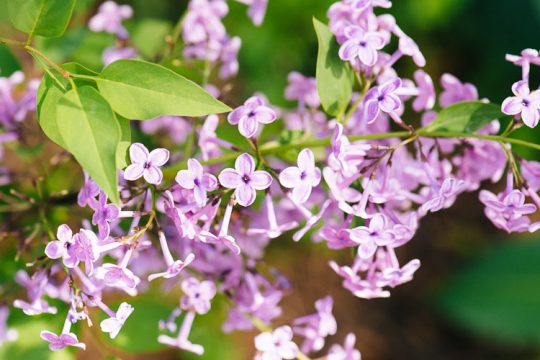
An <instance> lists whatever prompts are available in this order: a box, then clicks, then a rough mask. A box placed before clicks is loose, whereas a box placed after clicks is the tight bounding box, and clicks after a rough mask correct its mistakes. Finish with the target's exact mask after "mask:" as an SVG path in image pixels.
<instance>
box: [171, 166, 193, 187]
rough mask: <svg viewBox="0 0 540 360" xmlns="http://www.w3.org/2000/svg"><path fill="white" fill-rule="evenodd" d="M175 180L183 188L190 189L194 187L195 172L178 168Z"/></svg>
mask: <svg viewBox="0 0 540 360" xmlns="http://www.w3.org/2000/svg"><path fill="white" fill-rule="evenodd" d="M175 180H176V182H177V183H178V185H180V186H181V187H183V188H184V189H188V190H191V189H193V188H194V187H195V182H194V181H195V174H194V173H193V172H192V171H189V170H180V171H179V172H178V174H176V178H175Z"/></svg>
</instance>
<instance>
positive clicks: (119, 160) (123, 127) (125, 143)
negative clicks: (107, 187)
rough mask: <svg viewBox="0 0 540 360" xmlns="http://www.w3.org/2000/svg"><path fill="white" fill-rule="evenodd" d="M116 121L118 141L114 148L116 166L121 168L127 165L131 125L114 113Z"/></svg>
mask: <svg viewBox="0 0 540 360" xmlns="http://www.w3.org/2000/svg"><path fill="white" fill-rule="evenodd" d="M116 117H117V119H118V123H119V124H120V132H121V136H120V142H119V143H118V148H117V149H116V168H117V169H123V168H125V167H126V166H128V162H127V156H128V149H129V146H130V145H131V125H130V123H129V120H128V119H126V118H123V117H121V116H120V115H116Z"/></svg>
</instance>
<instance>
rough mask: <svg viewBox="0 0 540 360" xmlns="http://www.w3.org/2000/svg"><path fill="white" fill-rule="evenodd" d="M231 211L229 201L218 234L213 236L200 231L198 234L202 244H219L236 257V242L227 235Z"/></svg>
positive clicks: (238, 251) (231, 207) (231, 204)
mask: <svg viewBox="0 0 540 360" xmlns="http://www.w3.org/2000/svg"><path fill="white" fill-rule="evenodd" d="M232 209H233V202H232V201H230V202H229V203H228V204H227V207H226V208H225V215H224V216H223V221H222V222H221V228H220V229H219V234H218V235H214V234H212V233H211V232H209V231H205V230H203V231H201V232H200V233H199V238H200V239H201V241H202V242H204V243H210V244H221V245H223V246H225V247H227V248H229V249H230V250H231V251H232V252H233V253H235V254H236V255H239V254H240V247H239V246H238V244H237V243H236V240H235V239H234V237H232V236H231V235H228V233H229V223H230V222H231V215H232Z"/></svg>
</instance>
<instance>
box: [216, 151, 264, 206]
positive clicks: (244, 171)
mask: <svg viewBox="0 0 540 360" xmlns="http://www.w3.org/2000/svg"><path fill="white" fill-rule="evenodd" d="M234 167H235V168H234V169H231V168H228V169H224V170H223V171H221V173H220V174H219V182H220V183H221V185H223V186H224V187H226V188H228V189H235V192H234V194H235V196H236V200H237V201H238V204H240V205H241V206H250V205H251V204H253V202H254V201H255V198H256V196H257V194H256V192H255V190H264V189H267V188H268V187H270V185H271V184H272V176H270V174H269V173H267V172H266V171H263V170H255V162H254V161H253V157H251V155H249V154H247V153H244V154H242V155H240V156H239V157H238V158H236V162H235V164H234Z"/></svg>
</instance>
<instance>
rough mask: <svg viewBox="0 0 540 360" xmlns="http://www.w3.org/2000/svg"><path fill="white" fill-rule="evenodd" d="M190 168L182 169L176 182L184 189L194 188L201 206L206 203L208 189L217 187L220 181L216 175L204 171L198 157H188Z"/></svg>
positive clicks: (196, 199) (194, 193) (196, 198)
mask: <svg viewBox="0 0 540 360" xmlns="http://www.w3.org/2000/svg"><path fill="white" fill-rule="evenodd" d="M187 165H188V170H180V171H179V172H178V174H177V175H176V182H177V183H178V185H180V186H181V187H183V188H184V189H188V190H193V195H194V196H195V201H197V204H198V205H199V206H200V207H203V206H204V205H206V201H207V196H206V192H207V191H213V190H215V189H217V187H218V182H217V179H216V177H215V176H214V175H212V174H206V173H204V169H203V167H202V165H201V164H200V163H199V162H198V161H197V160H196V159H188V162H187Z"/></svg>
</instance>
